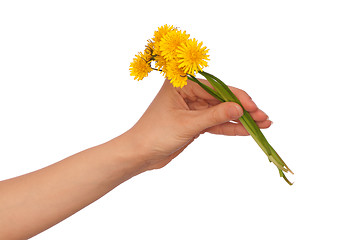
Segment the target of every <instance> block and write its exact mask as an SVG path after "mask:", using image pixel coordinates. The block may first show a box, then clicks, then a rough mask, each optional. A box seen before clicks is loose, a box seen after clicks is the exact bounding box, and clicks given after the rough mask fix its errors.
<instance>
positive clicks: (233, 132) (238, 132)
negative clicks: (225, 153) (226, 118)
mask: <svg viewBox="0 0 361 240" xmlns="http://www.w3.org/2000/svg"><path fill="white" fill-rule="evenodd" d="M206 132H209V133H212V134H220V135H226V136H247V135H249V133H248V132H247V130H246V129H245V128H244V127H243V126H242V124H239V123H232V122H226V123H223V124H220V125H217V126H213V127H210V128H208V129H207V130H206Z"/></svg>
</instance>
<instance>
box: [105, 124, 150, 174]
mask: <svg viewBox="0 0 361 240" xmlns="http://www.w3.org/2000/svg"><path fill="white" fill-rule="evenodd" d="M105 144H106V145H107V148H109V150H108V151H110V152H112V153H114V157H113V159H114V165H113V167H114V170H116V171H117V170H119V171H121V172H123V173H126V175H128V178H131V177H133V176H135V175H138V174H140V173H142V172H145V171H146V170H147V169H148V168H147V167H148V163H147V156H146V154H145V151H144V150H143V146H142V144H141V142H140V141H138V140H137V139H136V137H135V136H134V134H132V132H130V131H127V132H125V133H123V134H122V135H120V136H118V137H116V138H114V139H112V140H111V141H109V142H107V143H105Z"/></svg>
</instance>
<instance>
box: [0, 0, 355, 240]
mask: <svg viewBox="0 0 361 240" xmlns="http://www.w3.org/2000/svg"><path fill="white" fill-rule="evenodd" d="M360 12H361V8H360V4H359V1H317V0H312V1H307V0H306V1H286V0H285V1H278V0H277V1H225V0H224V1H187V0H184V1H177V2H175V1H174V2H172V1H23V2H21V1H1V2H0V114H1V118H0V179H7V178H10V177H15V176H18V175H21V174H24V173H27V172H30V171H33V170H36V169H39V168H42V167H44V166H47V165H49V164H52V163H54V162H56V161H59V160H61V159H63V158H65V157H67V156H69V155H72V154H74V153H76V152H79V151H81V150H83V149H86V148H88V147H91V146H95V145H98V144H100V143H103V142H105V141H107V140H109V139H111V138H113V137H115V136H117V135H119V134H121V133H123V132H124V131H126V130H127V129H129V128H130V127H131V126H132V125H133V124H134V123H135V122H136V121H137V119H138V118H139V117H140V116H141V115H142V113H143V112H144V111H145V109H146V108H147V106H148V105H149V104H150V102H151V100H152V99H153V98H154V96H155V95H156V93H157V91H158V90H159V88H160V86H161V84H162V82H163V79H162V77H161V76H160V75H159V74H158V73H152V74H150V76H149V77H148V78H147V79H144V80H143V81H140V82H137V81H134V80H133V79H132V78H131V77H130V76H129V70H128V68H129V63H130V61H131V60H132V58H133V56H134V54H136V53H137V52H138V51H141V50H143V48H144V45H145V44H146V40H147V39H148V38H151V37H152V34H153V31H154V30H155V29H156V28H157V27H159V26H161V25H163V24H166V23H167V24H173V25H175V26H177V27H180V28H181V29H183V30H187V32H188V33H189V34H191V36H192V37H195V38H197V39H198V40H200V41H203V42H204V44H205V45H206V46H207V47H208V48H209V49H210V56H211V61H210V67H209V68H208V69H207V71H208V72H211V73H213V74H215V75H216V76H218V77H220V78H221V79H222V80H223V81H225V82H226V83H227V84H229V85H233V86H237V87H239V88H242V89H244V90H246V91H247V92H248V93H249V94H250V95H251V96H252V98H253V99H254V101H255V102H256V103H257V105H258V106H259V107H260V108H261V109H263V110H264V111H265V112H266V113H268V115H269V116H270V119H271V120H272V121H273V122H274V124H273V125H272V127H271V128H270V129H268V130H264V131H263V132H264V134H265V135H266V137H267V138H268V140H269V142H270V143H271V144H272V145H273V147H274V148H275V149H276V151H278V152H279V154H280V155H281V156H282V158H283V159H284V160H285V162H286V163H287V164H288V165H289V167H290V168H291V169H292V170H293V171H294V172H295V175H294V176H290V179H291V181H295V184H294V185H293V186H292V187H290V186H288V185H287V184H286V183H285V182H284V181H283V180H282V179H281V178H279V175H278V172H277V169H276V168H275V166H273V165H272V164H270V163H269V162H268V160H267V159H266V157H265V156H264V154H263V153H262V151H261V150H260V149H259V148H258V146H257V145H256V144H255V143H254V142H253V140H252V139H251V138H250V137H224V136H217V135H210V134H205V135H202V136H201V137H200V138H198V139H197V140H196V141H195V142H194V143H193V144H192V145H191V146H190V147H189V148H188V149H187V150H185V151H184V153H182V154H181V155H180V156H179V157H178V158H176V159H175V160H174V161H173V162H172V163H170V164H169V165H168V166H167V167H166V168H164V169H161V170H157V171H152V172H147V173H144V174H141V175H139V176H137V177H134V178H133V179H131V180H129V181H128V182H125V183H124V184H122V185H121V186H119V187H118V188H116V189H115V190H113V191H112V192H110V193H109V194H108V195H107V196H105V197H103V198H102V199H100V200H99V201H97V202H95V203H94V204H92V205H90V206H88V207H87V208H85V209H83V210H81V211H80V212H78V213H77V214H75V215H74V216H72V217H70V218H69V219H66V220H65V221H63V222H61V223H60V224H58V225H56V226H54V227H53V228H51V229H49V230H47V231H45V232H43V233H41V234H40V235H38V236H36V237H34V239H37V240H41V239H127V240H132V239H157V240H160V239H330V238H334V239H360V238H361V233H360V231H361V230H359V227H360V214H361V209H360V201H361V197H360V194H359V192H360V183H361V177H360V172H361V169H360V167H361V163H360V160H361V159H360V154H359V149H360V134H361V131H360V119H361V114H360V108H359V105H360V102H361V97H360V95H359V90H360V85H359V84H358V83H359V82H360V80H361V68H360V67H361V47H360V46H361V44H360V43H361V31H360V30H361V14H360ZM0 194H1V193H0Z"/></svg>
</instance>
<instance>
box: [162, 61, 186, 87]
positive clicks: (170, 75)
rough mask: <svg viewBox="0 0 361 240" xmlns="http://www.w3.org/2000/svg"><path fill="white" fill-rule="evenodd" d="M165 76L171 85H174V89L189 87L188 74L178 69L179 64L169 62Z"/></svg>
mask: <svg viewBox="0 0 361 240" xmlns="http://www.w3.org/2000/svg"><path fill="white" fill-rule="evenodd" d="M165 74H166V77H167V79H169V80H170V83H172V84H173V86H174V87H180V88H182V87H184V86H185V85H187V74H185V73H184V72H183V70H182V69H180V68H179V67H178V63H177V62H175V61H173V62H169V63H168V65H167V67H166V71H165Z"/></svg>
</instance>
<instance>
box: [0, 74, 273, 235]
mask: <svg viewBox="0 0 361 240" xmlns="http://www.w3.org/2000/svg"><path fill="white" fill-rule="evenodd" d="M201 81H203V80H201ZM203 82H204V83H206V84H207V82H206V81H203ZM231 90H232V91H233V92H234V93H235V95H236V96H237V97H238V98H239V99H240V101H241V103H242V105H243V106H244V108H245V109H246V110H247V111H248V112H249V113H250V114H251V116H252V117H253V119H254V120H255V121H256V122H257V124H258V126H259V127H260V128H268V127H269V126H270V125H271V123H272V122H271V121H270V120H268V116H267V115H266V114H265V113H264V112H263V111H261V110H260V109H259V108H258V107H257V106H256V104H255V103H254V102H253V101H252V99H251V98H250V97H249V96H248V94H247V93H246V92H244V91H242V90H240V89H237V88H232V87H231ZM242 114H243V112H242V109H241V108H240V106H239V105H237V104H236V103H220V102H219V101H218V100H215V99H214V98H213V97H212V96H210V95H209V94H208V93H207V92H205V91H204V90H203V89H202V88H200V87H199V86H198V85H197V84H195V83H193V82H190V81H189V82H188V85H187V86H185V87H183V88H182V89H180V88H174V87H173V86H172V85H171V84H170V83H169V81H168V80H165V82H164V84H163V86H162V88H161V89H160V91H159V93H158V94H157V96H156V97H155V98H154V100H153V102H152V103H151V104H150V106H149V107H148V109H147V110H146V111H145V113H144V114H143V116H142V117H141V118H140V119H139V121H138V122H137V123H136V124H135V125H134V126H133V127H132V128H131V129H129V130H128V131H127V132H125V133H123V134H122V135H120V136H118V137H116V138H114V139H112V140H110V141H108V142H106V143H103V144H100V145H98V146H95V147H93V148H90V149H87V150H84V151H82V152H79V153H77V154H74V155H72V156H70V157H68V158H66V159H63V160H61V161H59V162H57V163H54V164H52V165H50V166H47V167H45V168H43V169H40V170H37V171H35V172H31V173H28V174H25V175H22V176H18V177H15V178H12V179H7V180H4V181H1V182H0V239H28V238H30V237H32V236H34V235H36V234H38V233H40V232H42V231H44V230H46V229H48V228H49V227H51V226H53V225H55V224H57V223H58V222H60V221H62V220H64V219H66V218H67V217H69V216H71V215H72V214H74V213H76V212H77V211H79V210H80V209H82V208H84V207H86V206H87V205H89V204H91V203H92V202H94V201H96V200H97V199H99V198H100V197H102V196H103V195H105V194H106V193H107V192H109V191H111V190H112V189H114V188H115V187H116V186H118V185H119V184H121V183H122V182H124V181H126V180H128V179H130V178H131V177H133V176H136V175H138V174H140V173H142V172H145V171H149V170H152V169H159V168H162V167H164V166H165V165H167V164H168V163H169V162H170V161H171V160H172V159H173V158H175V157H176V156H178V154H180V153H181V152H182V151H183V150H184V149H185V148H186V147H187V146H188V145H189V144H190V143H192V142H193V141H194V139H196V138H197V137H198V136H199V135H200V134H202V133H205V132H209V133H213V134H222V135H228V136H235V135H241V136H245V135H248V133H247V131H246V130H245V129H244V127H243V126H242V125H241V124H240V122H239V121H238V120H237V119H238V118H239V117H240V116H241V115H242Z"/></svg>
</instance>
